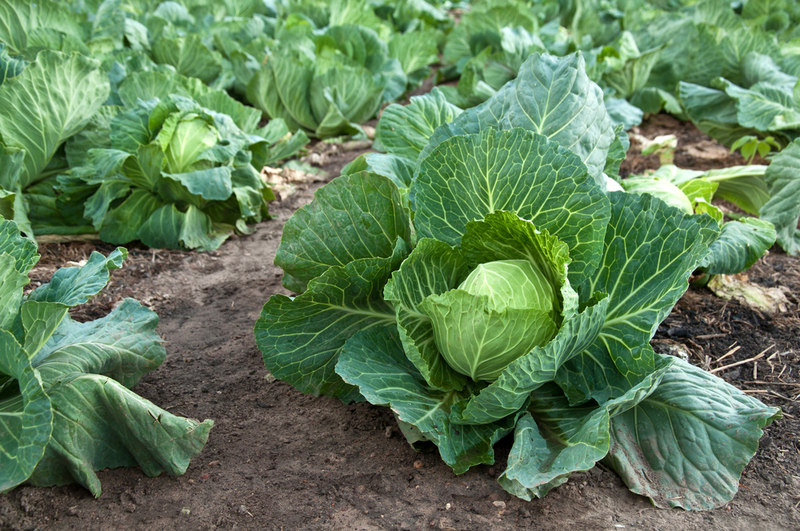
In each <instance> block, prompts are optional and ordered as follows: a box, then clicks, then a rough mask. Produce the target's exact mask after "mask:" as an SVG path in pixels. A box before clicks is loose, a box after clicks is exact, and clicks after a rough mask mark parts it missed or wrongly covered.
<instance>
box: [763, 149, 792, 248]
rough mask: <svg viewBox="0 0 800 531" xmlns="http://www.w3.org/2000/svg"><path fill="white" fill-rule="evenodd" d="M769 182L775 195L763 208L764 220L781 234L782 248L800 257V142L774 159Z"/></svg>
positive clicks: (767, 179) (768, 175) (770, 190)
mask: <svg viewBox="0 0 800 531" xmlns="http://www.w3.org/2000/svg"><path fill="white" fill-rule="evenodd" d="M765 180H766V182H767V186H768V187H769V193H770V195H771V198H770V200H769V201H768V202H767V203H766V204H765V205H763V206H762V207H761V219H763V220H765V221H769V222H770V223H772V224H773V225H774V226H775V230H776V231H777V233H778V244H779V245H780V246H781V247H782V248H783V250H784V251H786V252H787V253H788V254H791V255H793V256H796V255H797V254H800V231H798V229H797V222H798V220H799V219H800V140H795V141H794V142H793V143H791V144H789V146H788V147H786V148H785V149H784V150H783V151H781V152H780V153H779V154H778V155H776V156H775V157H774V158H773V159H772V163H771V164H770V165H769V167H768V168H767V173H766V177H765Z"/></svg>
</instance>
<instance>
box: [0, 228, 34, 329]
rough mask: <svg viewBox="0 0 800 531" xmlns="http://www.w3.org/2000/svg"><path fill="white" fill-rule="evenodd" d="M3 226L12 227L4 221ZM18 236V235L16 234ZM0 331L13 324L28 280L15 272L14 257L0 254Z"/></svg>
mask: <svg viewBox="0 0 800 531" xmlns="http://www.w3.org/2000/svg"><path fill="white" fill-rule="evenodd" d="M3 225H13V223H11V222H7V221H4V222H3ZM17 235H19V233H17ZM0 266H2V269H0V329H3V330H10V329H11V326H12V325H13V324H14V321H15V319H16V318H17V314H18V313H19V305H20V303H21V302H22V288H23V287H25V286H26V285H27V284H28V282H30V280H28V275H26V274H25V273H26V272H22V271H17V269H16V266H17V264H16V263H15V260H14V256H12V255H10V254H7V253H5V252H4V253H2V254H0Z"/></svg>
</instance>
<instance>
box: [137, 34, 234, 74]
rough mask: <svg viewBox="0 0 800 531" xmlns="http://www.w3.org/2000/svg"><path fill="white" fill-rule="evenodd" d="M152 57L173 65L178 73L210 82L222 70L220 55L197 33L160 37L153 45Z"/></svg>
mask: <svg viewBox="0 0 800 531" xmlns="http://www.w3.org/2000/svg"><path fill="white" fill-rule="evenodd" d="M153 57H154V58H155V60H156V62H157V63H159V64H168V65H172V66H174V67H175V70H177V71H178V73H179V74H181V75H184V76H187V77H196V78H198V79H200V80H201V81H203V83H207V84H210V83H212V82H213V81H214V80H215V79H216V78H217V76H219V74H220V71H221V70H222V65H221V61H222V57H221V56H220V54H219V53H218V52H214V51H212V50H211V49H210V48H209V47H208V46H206V45H205V43H203V40H202V37H201V36H200V35H198V34H190V35H187V36H185V37H177V38H174V39H173V38H168V37H161V38H159V39H157V40H156V41H155V43H154V45H153Z"/></svg>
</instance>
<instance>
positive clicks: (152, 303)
mask: <svg viewBox="0 0 800 531" xmlns="http://www.w3.org/2000/svg"><path fill="white" fill-rule="evenodd" d="M639 132H640V134H642V135H644V136H646V137H648V138H652V137H654V136H656V135H661V134H666V133H673V134H676V135H677V136H678V137H679V138H678V139H679V143H678V148H677V151H676V157H675V161H676V163H677V164H678V165H680V166H684V167H691V168H695V169H708V168H713V167H722V166H727V165H733V164H741V163H742V162H743V161H742V159H741V157H738V156H729V155H728V154H727V150H725V148H723V147H722V146H720V145H719V144H716V143H715V142H713V141H712V140H710V139H708V137H705V136H704V135H702V134H701V133H699V132H698V131H697V130H696V129H694V127H692V126H691V125H688V124H682V123H680V122H677V121H676V120H674V119H671V118H665V117H662V116H658V117H655V118H654V119H651V120H649V121H647V122H645V124H643V125H642V126H641V127H640V131H639ZM327 149H328V153H327V154H326V155H325V156H322V157H319V158H318V159H317V160H318V161H321V162H323V163H324V169H326V170H327V171H328V172H329V173H330V174H331V175H337V174H338V172H339V170H340V169H341V167H342V166H343V164H344V163H345V162H347V161H348V160H350V159H352V158H354V157H355V156H357V155H358V154H359V153H360V152H358V151H334V152H330V148H327ZM657 165H658V160H657V158H656V159H655V160H651V159H647V158H643V157H641V155H640V154H638V153H637V151H636V146H635V145H634V149H632V150H631V152H629V154H628V160H627V161H626V163H625V165H624V166H623V174H627V173H630V172H641V171H643V170H644V169H646V168H653V167H656V166H657ZM320 185H321V183H314V184H309V185H300V186H299V187H298V191H297V193H295V194H293V195H289V196H286V197H284V198H283V199H282V200H281V201H279V202H275V203H273V204H271V206H270V212H271V214H272V215H273V219H271V220H268V221H265V222H262V223H261V224H259V225H258V228H257V231H256V232H255V233H254V234H253V235H251V236H248V237H245V238H233V239H231V240H229V241H228V242H226V243H225V244H224V245H223V246H222V247H221V248H220V249H219V251H215V252H210V253H203V254H201V253H182V252H176V251H162V250H155V251H153V250H146V249H136V248H132V249H131V254H130V257H129V258H128V260H127V262H126V266H125V267H124V268H123V269H121V270H118V271H114V272H113V273H112V276H111V279H112V281H111V283H110V284H109V287H108V288H106V290H105V291H104V292H102V293H101V294H100V295H99V296H98V297H97V298H96V299H95V300H94V301H93V302H92V303H91V304H89V305H87V306H85V307H81V308H78V309H76V312H77V313H75V314H73V317H75V318H76V319H79V320H86V319H94V318H97V317H99V316H101V315H103V314H105V313H106V312H108V311H109V310H110V309H111V308H112V307H113V306H114V304H116V303H117V302H118V301H119V300H121V298H122V297H133V298H136V299H137V300H139V301H141V302H143V303H144V304H146V305H148V306H149V307H151V308H152V309H153V310H155V311H156V312H157V313H158V314H159V316H160V319H161V322H160V325H159V332H160V333H161V335H162V337H163V338H164V340H165V342H166V349H167V360H166V361H165V362H164V364H163V365H162V366H161V367H160V369H158V370H157V371H154V372H152V373H151V374H149V375H148V376H146V377H145V378H144V379H143V380H142V381H141V383H140V384H139V385H138V386H137V387H136V388H135V389H134V390H135V391H136V392H137V393H138V394H140V395H141V396H143V397H145V398H147V399H149V400H151V401H153V402H155V403H157V404H159V405H160V406H161V407H163V408H165V409H167V410H169V411H170V412H172V413H176V414H180V415H183V416H188V417H192V418H196V419H199V420H203V419H207V418H210V419H214V423H215V424H214V428H213V429H212V431H211V435H210V437H209V440H208V444H207V446H206V447H205V449H204V450H203V452H202V453H201V454H200V455H199V456H198V457H196V458H195V459H194V460H193V461H192V463H191V465H190V467H189V469H188V471H187V473H186V474H185V475H184V476H181V477H158V478H148V477H146V476H145V475H144V474H143V473H142V472H141V470H139V469H117V470H107V471H103V472H100V473H99V474H98V475H99V477H100V480H101V482H102V488H103V492H102V495H101V496H100V497H99V498H98V499H94V498H93V497H92V496H91V495H90V494H89V493H88V491H86V490H84V489H82V488H81V487H77V486H65V487H55V488H33V487H19V488H17V489H15V490H14V491H12V492H11V493H10V494H8V495H6V496H4V497H3V498H2V499H0V527H3V528H9V529H15V530H16V529H49V528H52V529H120V528H122V529H147V530H159V529H214V528H220V529H240V530H241V529H269V530H273V529H274V530H286V531H289V530H300V529H308V530H323V529H326V530H334V529H335V530H416V529H456V530H460V531H461V530H463V531H471V530H487V529H493V530H495V529H496V530H506V529H509V530H510V529H542V530H549V529H554V530H555V529H559V530H561V529H564V528H565V527H567V528H570V527H571V528H573V529H581V530H594V529H598V530H599V529H623V528H624V529H670V530H691V529H703V530H705V529H741V530H749V529H759V530H765V531H766V530H772V529H775V530H784V529H793V528H798V527H800V511H798V506H800V445H799V444H798V442H797V437H798V436H800V408H799V407H798V403H797V401H796V398H797V397H798V396H800V378H798V372H799V371H800V314H798V297H800V273H798V272H799V271H800V259H797V258H793V257H789V256H786V255H785V254H783V253H782V252H781V251H780V250H778V249H777V248H773V250H772V252H771V253H770V254H769V255H768V256H767V257H765V258H763V259H761V260H760V261H759V262H758V263H757V264H756V266H754V268H753V269H751V270H750V271H749V272H748V273H747V275H748V276H749V277H750V280H751V281H753V282H756V283H758V284H761V285H764V286H766V287H775V286H785V287H786V288H788V290H789V291H790V293H789V296H788V298H789V303H790V304H789V305H788V306H787V308H786V311H785V312H783V313H778V314H776V315H773V316H767V315H764V314H762V313H759V312H754V311H751V310H749V309H747V308H745V307H744V306H742V305H740V304H739V303H737V302H733V301H725V300H723V299H720V298H717V297H715V296H713V295H712V294H711V292H709V291H708V290H706V289H704V288H691V289H690V290H689V292H687V294H686V295H684V297H683V298H682V299H681V300H680V301H679V303H678V304H677V306H676V307H675V309H674V310H673V312H672V314H671V315H670V316H669V317H668V318H667V320H666V321H665V322H664V323H663V324H662V326H661V327H660V328H659V331H658V333H657V334H656V336H655V338H654V340H653V345H654V348H655V349H656V350H657V351H658V352H661V353H683V354H684V355H687V356H688V357H689V360H690V361H691V362H692V363H695V364H697V365H700V366H703V367H705V368H707V369H709V370H712V371H715V370H717V369H720V368H721V367H725V366H727V365H732V364H734V365H735V364H736V363H737V362H740V361H744V360H748V359H750V358H754V357H757V356H758V355H759V354H761V353H762V352H763V353H764V354H763V356H762V357H760V358H759V359H757V360H755V361H747V362H745V363H742V364H739V365H735V366H733V367H731V368H729V369H723V370H720V371H717V372H716V373H715V374H717V375H718V376H721V377H722V378H724V379H725V380H726V381H728V382H729V383H732V384H734V385H736V386H737V387H739V388H741V389H743V390H745V391H746V392H748V393H751V394H753V396H756V397H758V398H759V399H761V400H763V401H764V402H765V403H767V404H769V405H772V406H777V407H780V408H781V409H782V410H783V412H784V417H783V418H782V419H779V420H777V421H775V422H774V423H773V424H771V425H770V426H769V427H768V428H767V429H766V434H765V436H764V437H763V438H762V439H761V443H760V449H759V451H758V453H757V454H756V456H755V458H754V459H753V461H752V462H751V463H750V465H749V466H748V467H747V468H746V470H745V473H744V475H743V477H742V480H741V485H740V490H739V493H738V494H737V496H736V498H735V499H734V500H733V501H732V502H731V503H729V504H728V505H726V506H725V507H723V508H720V509H717V510H714V511H708V512H697V513H689V512H684V511H680V510H660V509H656V508H654V507H653V506H652V505H651V504H650V503H649V502H648V501H647V500H646V499H645V498H641V497H638V496H636V495H634V494H631V493H630V492H629V491H628V489H627V488H626V487H625V486H624V485H623V483H622V481H621V480H620V479H618V477H617V476H616V474H615V473H613V472H612V471H611V470H609V469H606V468H605V467H603V466H597V467H595V468H594V469H592V470H590V471H588V472H583V473H577V474H574V475H573V476H572V477H571V479H570V480H569V481H568V482H567V483H566V484H564V485H563V486H561V487H558V488H556V489H555V490H553V491H552V492H551V493H550V494H549V495H548V496H547V497H545V498H544V499H539V500H534V501H532V502H526V501H522V500H519V499H517V498H514V497H512V496H511V495H509V494H508V493H507V492H505V491H504V490H503V489H502V488H501V487H500V485H499V484H498V483H497V481H496V477H497V476H498V475H499V474H500V473H501V472H502V470H503V469H504V466H505V459H506V457H507V455H508V452H509V449H510V446H511V440H510V439H511V438H510V437H509V438H507V439H506V440H504V441H501V442H500V443H499V444H498V446H497V462H496V464H495V465H493V466H478V467H475V468H473V469H472V470H470V471H469V472H467V473H466V474H463V475H460V476H456V475H454V474H453V473H452V471H451V469H450V468H449V467H447V466H446V465H445V464H444V463H443V462H442V461H441V459H440V458H439V457H438V455H436V454H434V453H431V454H418V453H415V452H414V451H413V450H412V449H411V447H410V446H409V445H408V444H407V443H406V442H405V440H404V438H403V437H402V435H401V434H400V432H399V430H398V427H397V424H396V421H395V420H394V417H393V416H392V414H391V412H390V411H388V410H387V409H386V408H380V407H374V406H371V405H369V404H366V403H362V404H355V405H345V404H343V403H341V402H339V401H338V400H333V399H329V398H326V397H322V398H315V397H312V396H308V395H303V394H301V393H299V392H298V391H296V390H294V389H293V388H292V387H290V386H289V385H287V384H285V383H282V382H280V381H275V380H274V379H273V378H271V376H270V375H269V374H268V372H267V371H266V369H265V368H264V364H263V362H262V359H261V353H260V352H259V350H258V349H257V348H256V345H255V340H254V337H253V325H254V323H255V321H256V319H257V318H258V316H259V313H260V310H261V307H262V306H263V304H264V303H265V302H266V301H267V300H268V299H269V297H270V296H271V295H273V294H275V293H284V294H288V293H289V292H288V291H286V290H285V289H284V288H283V287H282V286H281V282H280V281H281V273H282V272H281V270H280V268H278V267H276V266H274V265H273V263H272V262H273V259H274V255H275V251H276V249H277V246H278V244H279V242H280V236H281V230H282V227H283V224H284V222H285V221H286V220H287V219H288V218H289V216H290V215H291V214H292V213H293V212H294V211H295V210H296V209H297V208H298V207H300V206H302V205H303V204H305V203H307V202H308V201H310V200H311V198H312V196H313V192H314V191H315V190H316V189H317V188H318V187H319V186H320ZM95 248H96V249H97V250H99V251H102V252H104V253H108V252H109V251H110V250H111V249H112V247H110V246H107V245H106V244H92V243H71V244H48V245H46V246H43V247H42V249H41V251H42V254H43V258H42V260H41V262H40V263H39V264H38V265H37V268H36V269H34V271H33V272H32V273H31V277H32V278H33V280H34V282H37V281H38V282H46V281H47V280H48V279H49V276H50V275H51V274H52V272H53V271H54V270H55V269H56V268H57V267H59V266H62V265H67V262H80V260H82V259H84V258H85V257H86V256H88V254H89V253H90V252H91V250H93V249H95ZM737 347H738V348H737ZM728 353H730V354H729V355H728V356H727V357H725V358H724V359H722V358H723V356H725V355H726V354H728Z"/></svg>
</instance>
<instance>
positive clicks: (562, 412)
mask: <svg viewBox="0 0 800 531" xmlns="http://www.w3.org/2000/svg"><path fill="white" fill-rule="evenodd" d="M662 365H663V366H661V367H660V368H659V370H657V371H656V372H654V373H652V374H649V375H648V376H647V377H646V378H645V379H644V380H643V381H642V382H641V383H639V384H638V385H637V386H635V387H633V388H632V389H631V390H629V391H628V392H627V393H625V394H624V395H623V396H621V397H620V398H617V399H615V400H609V401H608V402H606V403H605V404H603V405H601V406H600V407H597V406H596V405H594V404H587V405H584V406H580V407H575V406H571V405H570V404H569V400H567V398H566V397H565V396H564V393H563V392H562V391H561V389H559V387H558V386H556V385H552V384H551V385H547V386H545V387H542V388H540V389H538V390H537V391H535V392H534V393H533V395H532V397H531V403H530V405H529V406H528V412H529V413H530V415H526V416H525V417H523V418H522V419H520V421H519V422H518V423H517V427H516V430H515V432H514V446H513V447H512V448H511V453H510V454H509V458H508V466H507V467H506V470H505V472H503V474H502V475H501V476H500V478H499V480H498V481H499V482H500V484H501V485H502V486H503V488H504V489H506V490H507V491H508V492H510V493H511V494H513V495H515V496H518V497H520V498H522V499H524V500H530V499H532V498H533V497H534V496H535V497H537V498H541V497H543V496H544V495H545V494H547V492H548V491H549V490H550V489H552V488H553V487H556V486H558V485H561V484H562V483H564V482H565V481H567V479H569V476H570V475H571V474H572V473H573V472H577V471H581V470H589V469H590V468H592V467H594V466H595V464H596V463H597V461H600V460H601V459H603V457H605V456H606V454H607V453H608V450H609V447H610V443H611V433H610V420H611V418H613V417H614V416H616V415H619V414H621V413H623V412H625V411H627V410H629V409H630V408H632V407H634V406H636V404H638V403H640V402H641V401H642V400H643V399H645V398H646V397H647V396H648V395H649V394H650V393H652V392H653V390H654V389H655V388H656V387H657V386H658V384H659V382H660V381H661V379H662V378H663V377H664V373H665V372H666V371H667V369H668V368H669V363H668V362H666V363H663V364H662ZM531 415H532V416H531ZM534 419H535V420H534ZM537 423H538V425H537ZM539 426H542V428H541V429H540V428H539Z"/></svg>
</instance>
